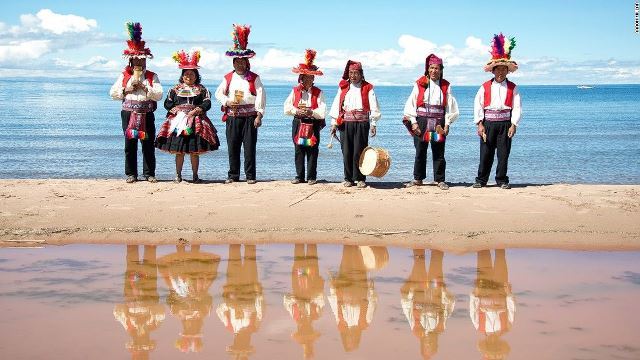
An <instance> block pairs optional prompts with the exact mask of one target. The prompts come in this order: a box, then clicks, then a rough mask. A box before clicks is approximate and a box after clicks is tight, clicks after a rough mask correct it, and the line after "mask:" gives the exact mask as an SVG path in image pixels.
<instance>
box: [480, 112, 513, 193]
mask: <svg viewBox="0 0 640 360" xmlns="http://www.w3.org/2000/svg"><path fill="white" fill-rule="evenodd" d="M510 127H511V121H509V120H507V121H485V122H484V128H485V130H486V133H487V142H484V141H482V139H480V165H478V177H476V182H478V183H481V184H482V185H485V184H486V183H487V181H488V180H489V174H490V173H491V166H493V157H494V155H495V153H496V150H498V165H497V166H496V183H497V184H498V185H502V184H508V183H509V177H508V176H507V165H508V164H509V153H510V152H511V138H509V135H508V134H509V128H510Z"/></svg>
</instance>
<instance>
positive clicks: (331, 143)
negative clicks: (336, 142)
mask: <svg viewBox="0 0 640 360" xmlns="http://www.w3.org/2000/svg"><path fill="white" fill-rule="evenodd" d="M331 148H333V136H332V137H331V140H329V143H328V144H327V149H331Z"/></svg>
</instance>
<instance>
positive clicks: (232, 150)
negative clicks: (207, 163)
mask: <svg viewBox="0 0 640 360" xmlns="http://www.w3.org/2000/svg"><path fill="white" fill-rule="evenodd" d="M250 31H251V27H250V26H248V25H236V24H233V33H232V34H233V41H234V45H233V47H232V48H231V49H229V50H228V51H227V52H226V55H227V56H230V57H233V69H234V70H233V71H232V72H230V73H228V74H226V75H225V76H224V79H223V80H222V82H221V83H220V86H218V89H217V90H216V93H215V97H216V99H218V101H219V102H220V104H221V105H222V109H221V110H222V113H223V116H222V121H224V122H225V123H226V135H227V147H228V150H229V172H228V175H227V180H226V181H225V183H226V184H230V183H233V182H237V181H239V180H240V150H241V148H242V147H243V146H244V173H245V175H246V178H247V184H255V183H256V144H257V142H258V128H259V127H260V126H261V125H262V117H263V116H264V109H265V106H266V94H265V91H264V89H263V87H262V82H261V81H260V77H259V76H258V75H257V74H256V73H254V72H252V71H251V64H249V59H250V58H252V57H254V56H255V55H256V53H255V52H254V51H253V50H251V49H247V44H248V42H249V33H250Z"/></svg>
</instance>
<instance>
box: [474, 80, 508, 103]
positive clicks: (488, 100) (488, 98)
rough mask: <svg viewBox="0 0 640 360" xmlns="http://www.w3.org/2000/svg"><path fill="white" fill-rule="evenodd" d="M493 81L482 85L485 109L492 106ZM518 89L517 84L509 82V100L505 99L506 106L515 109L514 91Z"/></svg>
mask: <svg viewBox="0 0 640 360" xmlns="http://www.w3.org/2000/svg"><path fill="white" fill-rule="evenodd" d="M492 82H493V79H491V80H489V81H487V82H485V83H484V84H482V87H483V88H484V107H485V108H486V107H488V106H489V105H491V83H492ZM515 88H516V84H514V83H512V82H511V81H509V80H507V98H506V99H504V104H505V105H506V106H508V107H510V108H513V90H514V89H515Z"/></svg>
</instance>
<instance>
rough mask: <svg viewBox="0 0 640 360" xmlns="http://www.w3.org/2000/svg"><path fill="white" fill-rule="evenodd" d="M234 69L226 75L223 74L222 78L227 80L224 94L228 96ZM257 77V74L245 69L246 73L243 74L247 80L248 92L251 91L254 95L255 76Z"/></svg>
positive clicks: (255, 93)
mask: <svg viewBox="0 0 640 360" xmlns="http://www.w3.org/2000/svg"><path fill="white" fill-rule="evenodd" d="M234 72H235V71H232V72H230V73H228V74H227V75H225V76H224V79H225V80H226V82H227V87H226V88H225V89H224V96H229V86H230V85H231V77H233V73H234ZM257 77H258V75H257V74H256V73H254V72H251V71H249V70H247V73H246V74H245V77H244V78H245V80H247V81H248V82H249V92H250V93H251V95H253V96H256V95H257V92H256V78H257Z"/></svg>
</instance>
